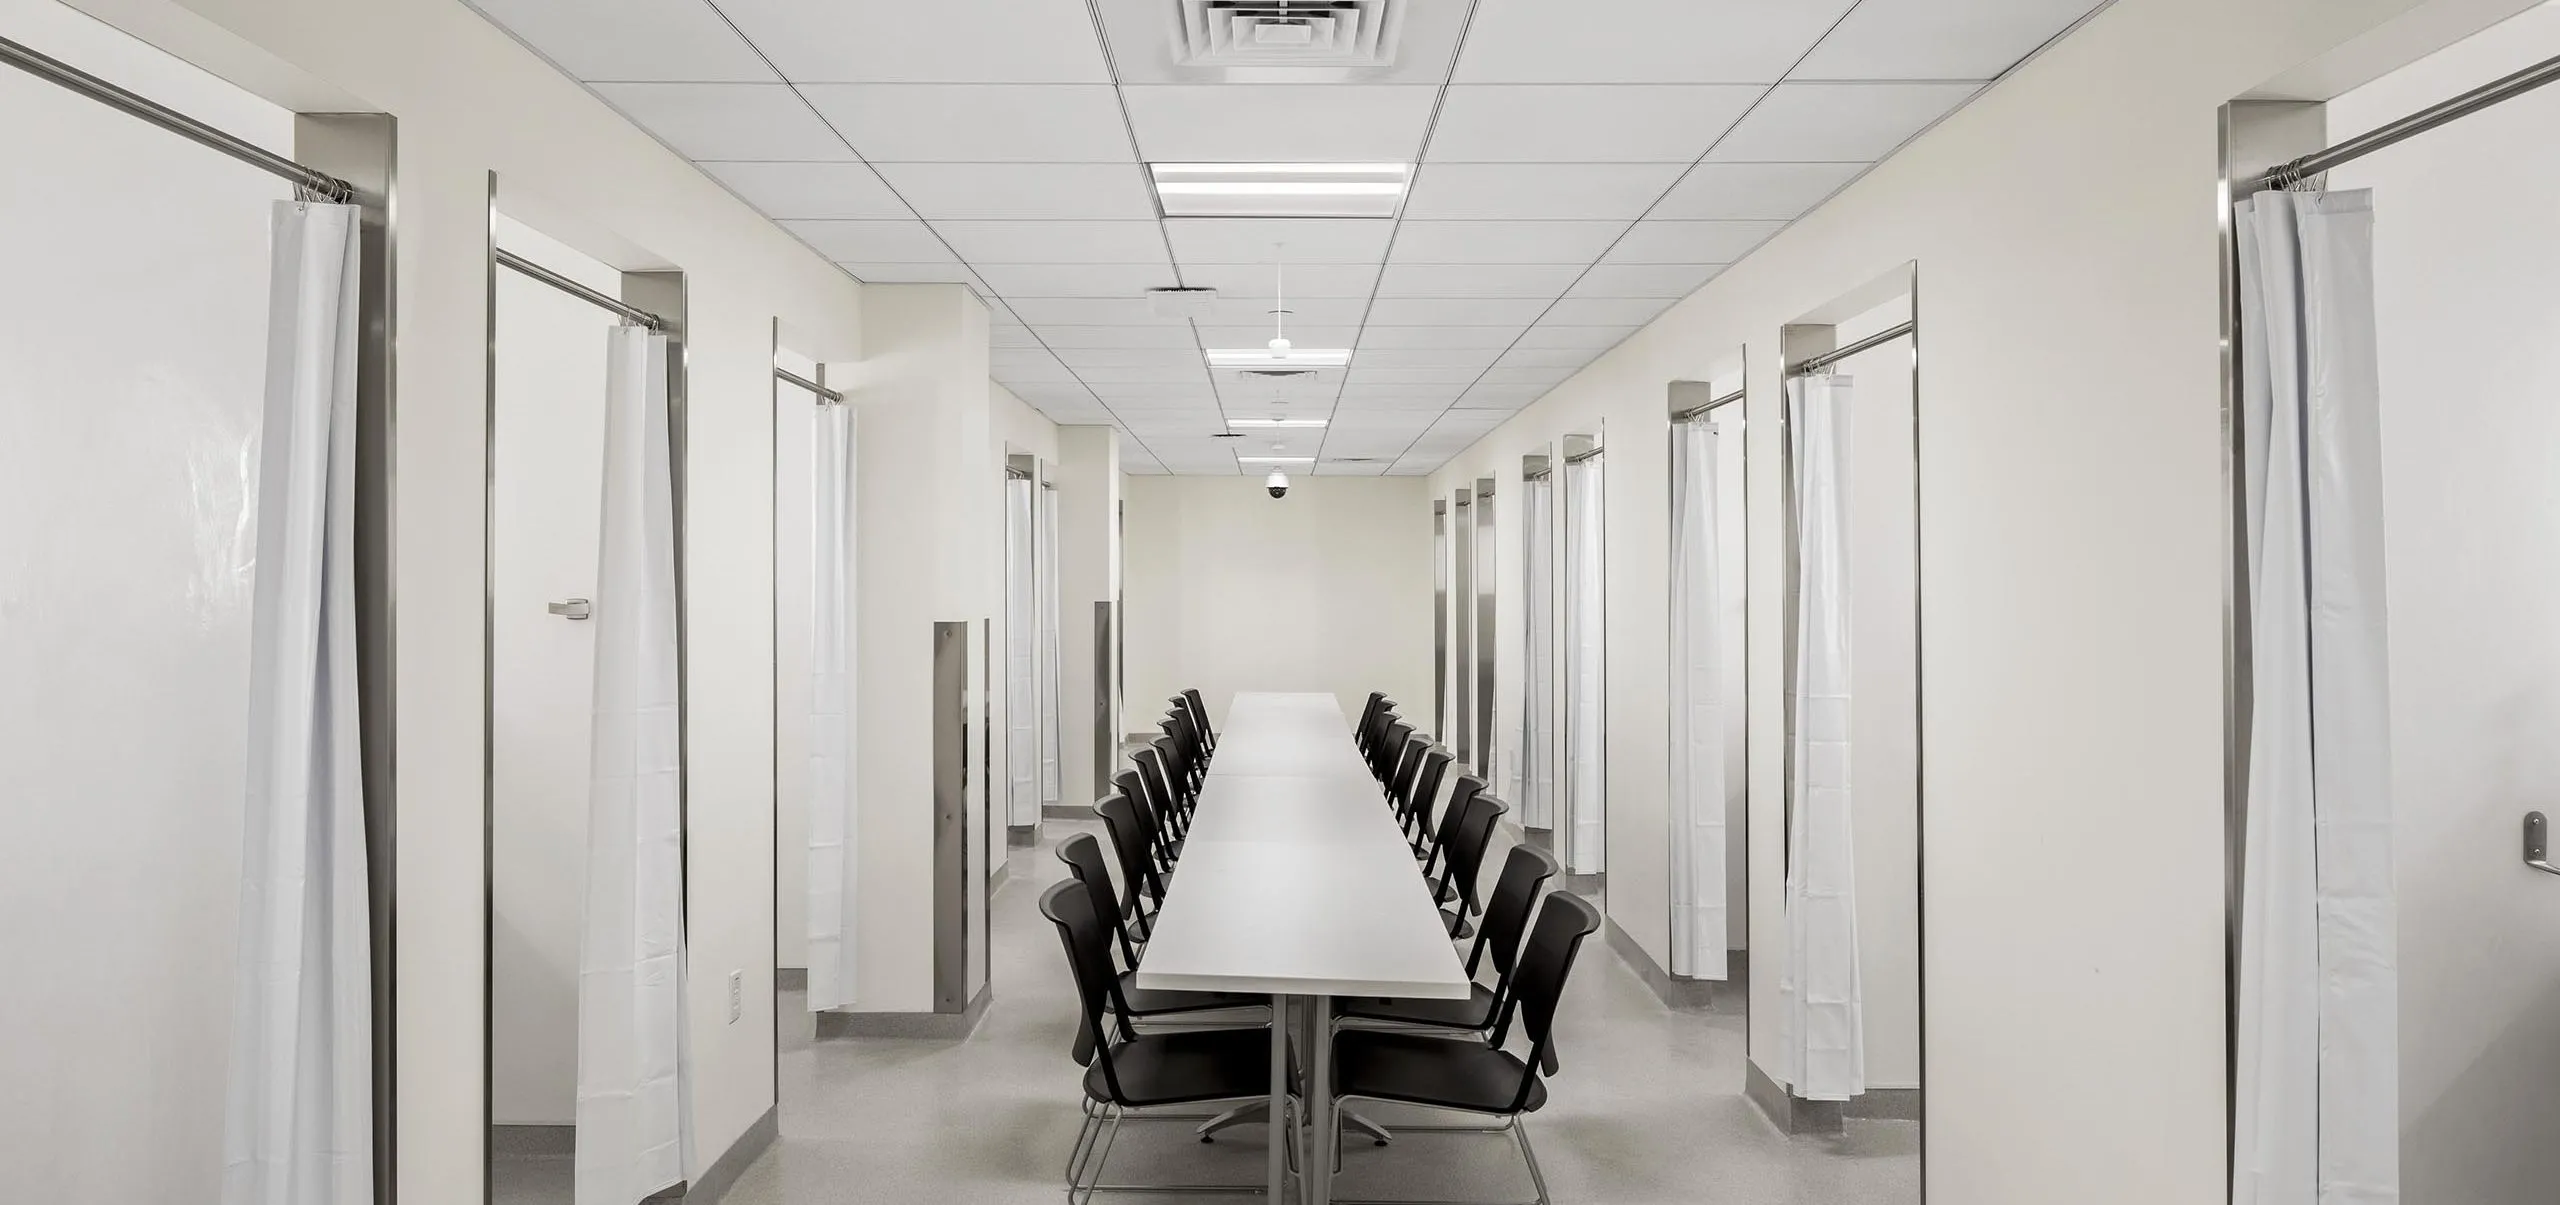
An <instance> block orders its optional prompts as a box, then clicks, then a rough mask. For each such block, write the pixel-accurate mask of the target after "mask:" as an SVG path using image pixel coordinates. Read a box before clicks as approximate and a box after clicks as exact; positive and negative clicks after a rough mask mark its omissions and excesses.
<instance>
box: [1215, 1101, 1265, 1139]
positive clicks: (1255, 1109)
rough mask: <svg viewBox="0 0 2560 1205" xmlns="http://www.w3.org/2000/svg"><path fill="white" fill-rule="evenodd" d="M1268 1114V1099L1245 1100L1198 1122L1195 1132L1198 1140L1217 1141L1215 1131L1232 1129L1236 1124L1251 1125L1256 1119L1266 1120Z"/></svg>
mask: <svg viewBox="0 0 2560 1205" xmlns="http://www.w3.org/2000/svg"><path fill="white" fill-rule="evenodd" d="M1270 1116H1271V1102H1270V1101H1267V1100H1255V1101H1247V1102H1245V1103H1244V1104H1240V1105H1237V1106H1236V1107H1234V1108H1232V1109H1229V1110H1227V1111H1226V1112H1224V1113H1220V1114H1218V1115H1217V1116H1215V1117H1212V1118H1210V1119H1209V1120H1207V1121H1204V1122H1202V1123H1200V1128H1199V1130H1198V1131H1196V1132H1197V1133H1198V1134H1199V1135H1200V1141H1202V1142H1215V1141H1217V1137H1216V1136H1217V1133H1218V1131H1220V1130H1232V1129H1234V1128H1236V1127H1237V1126H1242V1125H1252V1124H1253V1123H1255V1122H1257V1121H1266V1120H1268V1119H1269V1118H1270Z"/></svg>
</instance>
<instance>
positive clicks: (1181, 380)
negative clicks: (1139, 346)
mask: <svg viewBox="0 0 2560 1205" xmlns="http://www.w3.org/2000/svg"><path fill="white" fill-rule="evenodd" d="M1075 373H1076V379H1078V380H1081V381H1083V382H1084V383H1085V384H1086V385H1087V386H1090V387H1092V388H1094V389H1108V388H1110V387H1111V386H1113V385H1189V386H1191V387H1192V388H1194V389H1197V390H1199V391H1200V392H1201V393H1203V394H1206V393H1208V392H1210V389H1209V369H1208V367H1207V366H1206V365H1202V364H1196V363H1195V364H1097V365H1093V366H1091V367H1085V368H1078V369H1076V370H1075Z"/></svg>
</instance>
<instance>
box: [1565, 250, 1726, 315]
mask: <svg viewBox="0 0 2560 1205" xmlns="http://www.w3.org/2000/svg"><path fill="white" fill-rule="evenodd" d="M1724 269H1725V265H1723V264H1593V265H1592V266H1591V270H1590V271H1588V272H1585V273H1583V276H1582V279H1580V280H1578V281H1575V282H1574V285H1573V288H1572V289H1571V290H1570V291H1568V292H1567V293H1566V294H1565V296H1566V297H1567V298H1574V297H1668V298H1673V299H1675V300H1676V299H1678V298H1682V297H1686V296H1688V295H1689V294H1691V293H1695V292H1697V291H1698V287H1699V286H1700V285H1703V284H1705V283H1707V282H1708V281H1710V280H1714V279H1715V278H1716V277H1717V276H1719V275H1722V274H1723V272H1724ZM1554 320H1555V319H1553V318H1550V321H1554Z"/></svg>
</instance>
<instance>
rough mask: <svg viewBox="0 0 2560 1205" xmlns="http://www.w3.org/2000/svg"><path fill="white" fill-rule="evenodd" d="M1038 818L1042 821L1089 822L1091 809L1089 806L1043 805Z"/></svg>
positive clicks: (1091, 814) (1091, 813)
mask: <svg viewBox="0 0 2560 1205" xmlns="http://www.w3.org/2000/svg"><path fill="white" fill-rule="evenodd" d="M1040 818H1041V819H1043V820H1091V819H1093V807H1092V805H1090V804H1059V803H1050V804H1043V805H1041V808H1040Z"/></svg>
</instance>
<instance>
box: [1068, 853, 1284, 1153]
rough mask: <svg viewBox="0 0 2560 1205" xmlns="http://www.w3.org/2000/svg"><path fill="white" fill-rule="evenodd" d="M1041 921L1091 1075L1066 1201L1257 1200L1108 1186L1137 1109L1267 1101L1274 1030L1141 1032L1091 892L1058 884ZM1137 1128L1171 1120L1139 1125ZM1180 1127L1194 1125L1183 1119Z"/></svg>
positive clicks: (1078, 1050)
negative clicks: (1138, 1195) (1048, 929)
mask: <svg viewBox="0 0 2560 1205" xmlns="http://www.w3.org/2000/svg"><path fill="white" fill-rule="evenodd" d="M1040 914H1041V915H1042V916H1046V917H1048V918H1049V920H1050V922H1051V923H1052V924H1055V925H1056V926H1057V927H1058V940H1059V944H1061V945H1063V946H1065V947H1066V951H1067V966H1068V969H1069V970H1071V971H1072V972H1073V973H1074V975H1075V984H1076V1004H1077V1009H1076V1012H1077V1017H1076V1020H1077V1025H1076V1040H1075V1046H1074V1048H1073V1053H1074V1056H1075V1060H1076V1062H1077V1063H1078V1064H1079V1065H1081V1066H1083V1067H1084V1068H1085V1074H1084V1125H1083V1127H1082V1128H1081V1129H1079V1130H1077V1131H1076V1142H1075V1146H1074V1148H1073V1149H1072V1150H1071V1151H1070V1152H1069V1153H1068V1155H1067V1198H1068V1200H1070V1201H1074V1200H1077V1199H1079V1196H1080V1197H1081V1199H1082V1200H1086V1201H1090V1200H1092V1199H1093V1195H1094V1194H1095V1193H1097V1192H1111V1191H1128V1190H1135V1191H1142V1192H1171V1191H1181V1192H1244V1193H1250V1192H1259V1191H1260V1188H1259V1187H1258V1186H1249V1185H1231V1184H1230V1185H1220V1184H1210V1185H1113V1184H1104V1183H1102V1182H1101V1180H1102V1168H1103V1164H1104V1162H1105V1161H1106V1160H1108V1159H1109V1158H1110V1157H1111V1144H1112V1141H1113V1140H1114V1139H1115V1138H1117V1137H1118V1136H1119V1132H1120V1123H1121V1122H1122V1121H1123V1120H1129V1119H1130V1118H1128V1117H1127V1114H1128V1113H1129V1111H1130V1110H1133V1109H1154V1108H1161V1107H1164V1106H1168V1105H1192V1104H1204V1103H1209V1102H1214V1101H1231V1100H1246V1099H1250V1098H1254V1097H1268V1096H1269V1095H1270V1094H1271V1028H1270V1027H1269V1026H1267V1025H1259V1026H1254V1027H1251V1028H1240V1029H1183V1030H1169V1031H1165V1032H1160V1033H1144V1034H1142V1033H1139V1032H1137V1030H1136V1029H1135V1028H1134V1027H1133V1026H1131V1025H1130V1023H1129V1014H1128V1013H1127V1012H1126V1010H1124V1009H1123V1008H1122V1007H1121V1005H1120V995H1119V980H1120V977H1119V975H1118V973H1117V972H1116V970H1115V969H1114V968H1113V966H1112V963H1111V935H1110V933H1109V932H1108V931H1107V930H1106V929H1105V928H1104V926H1103V923H1102V918H1101V917H1100V916H1099V915H1097V914H1096V913H1095V912H1094V907H1093V897H1092V895H1091V894H1090V893H1089V892H1088V891H1087V890H1086V888H1085V885H1084V884H1082V883H1076V882H1063V883H1058V884H1055V885H1053V886H1051V887H1050V888H1049V890H1048V891H1047V892H1045V893H1043V894H1042V895H1041V897H1040ZM1134 1120H1175V1119H1173V1118H1136V1119H1134ZM1181 1120H1188V1118H1182V1119H1181Z"/></svg>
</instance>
